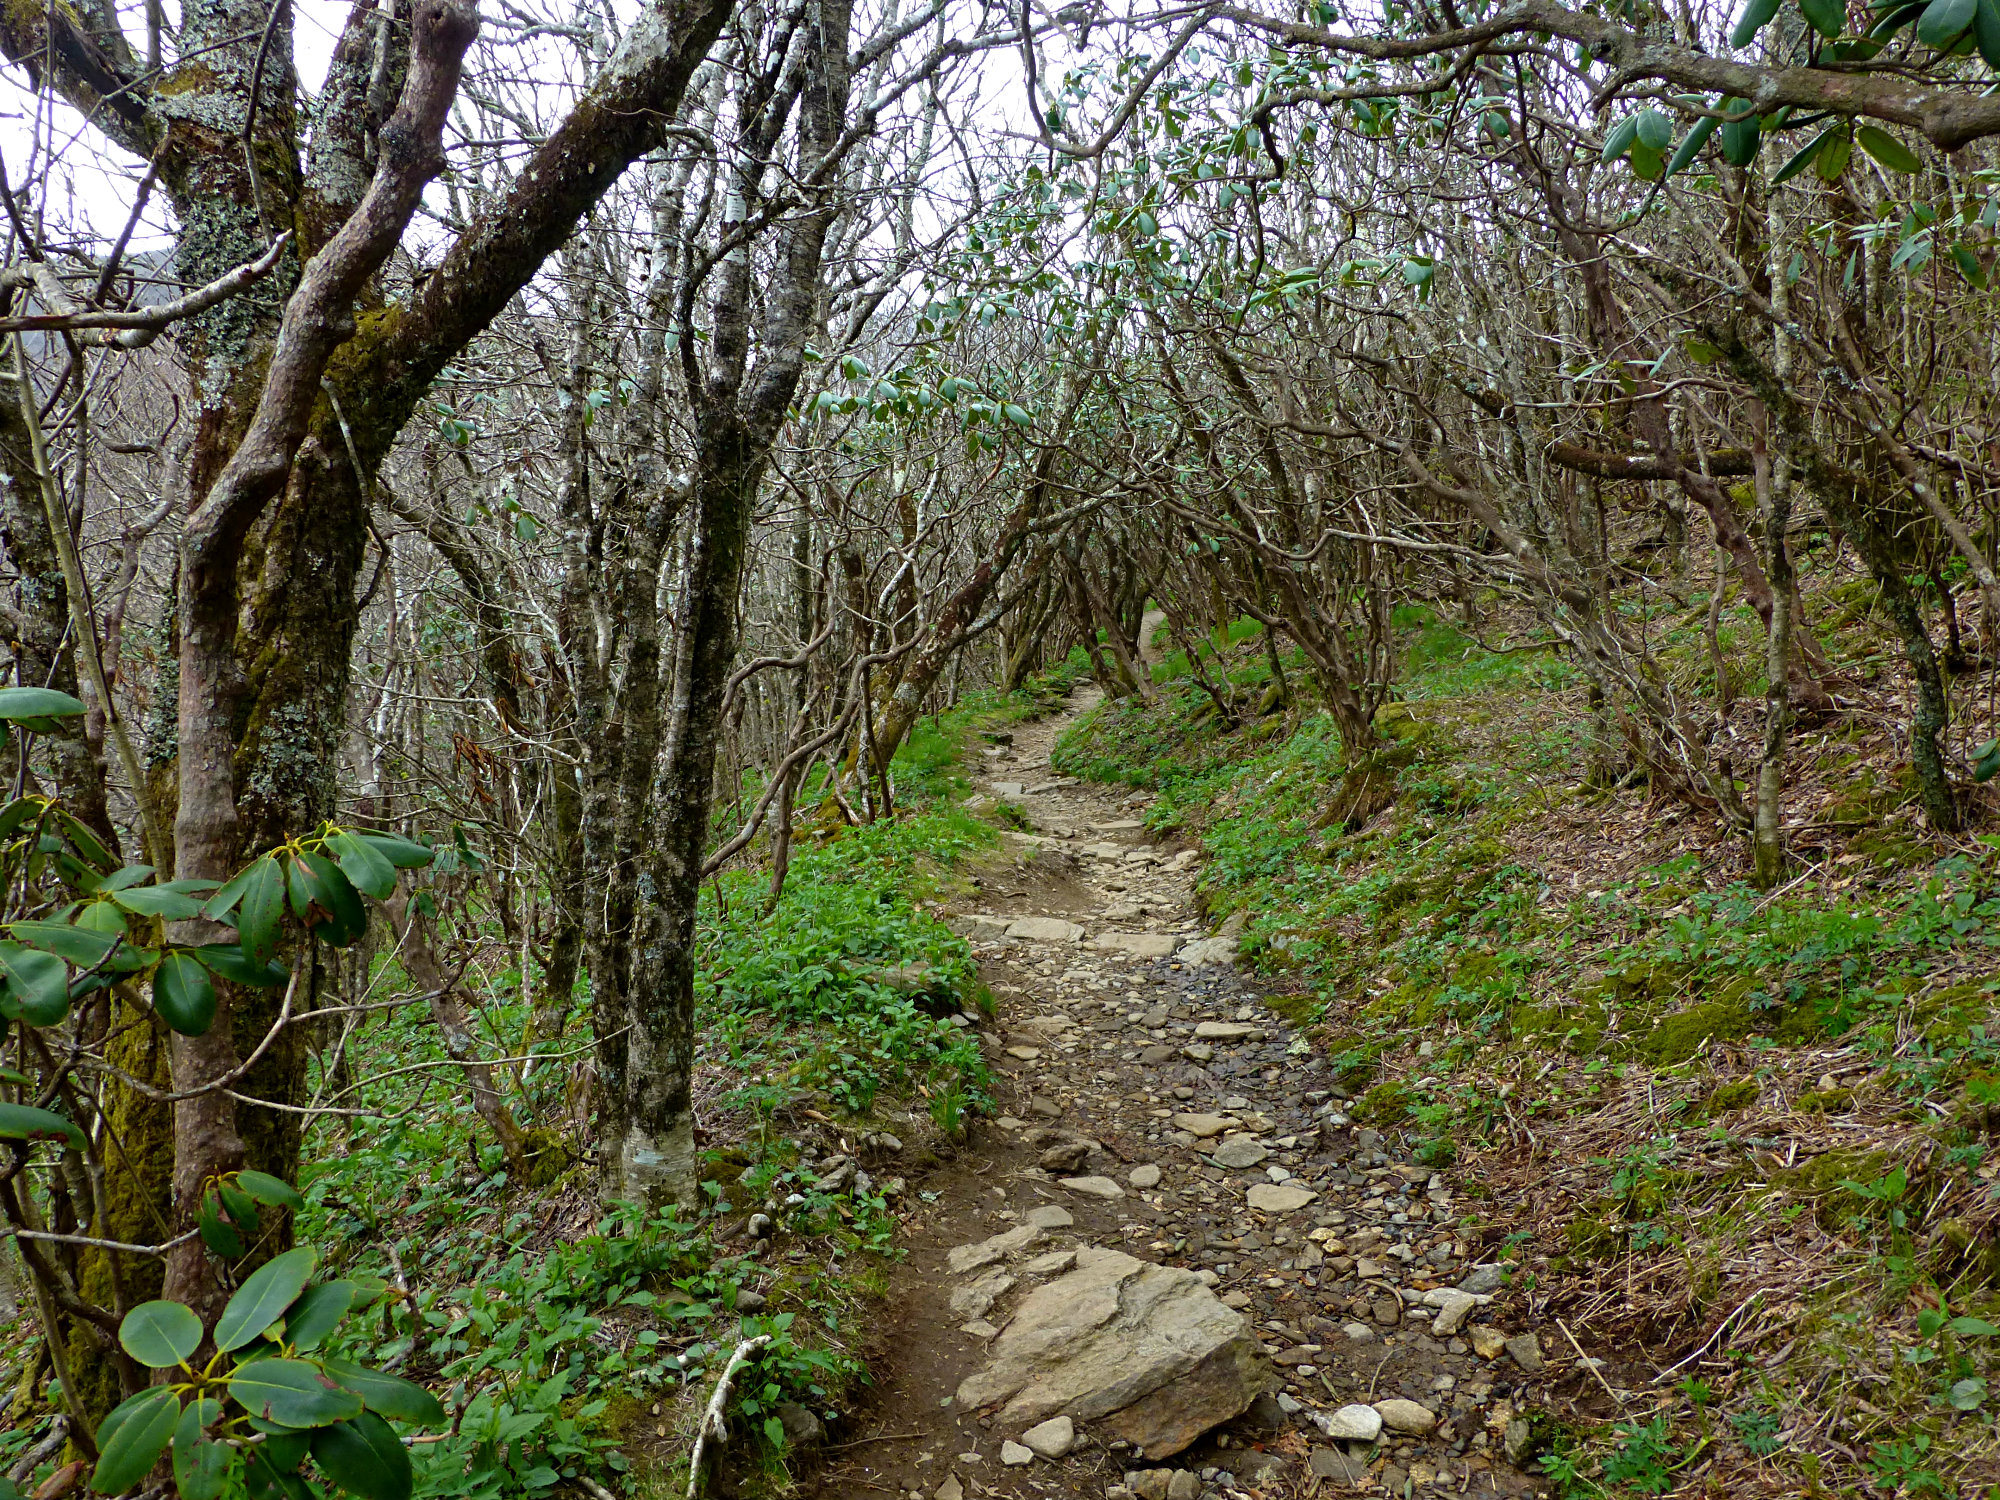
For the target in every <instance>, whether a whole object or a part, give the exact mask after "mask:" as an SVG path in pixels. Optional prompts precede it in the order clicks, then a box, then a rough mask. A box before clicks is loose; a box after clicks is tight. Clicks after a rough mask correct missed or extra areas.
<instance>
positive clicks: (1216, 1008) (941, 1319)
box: [813, 694, 1544, 1500]
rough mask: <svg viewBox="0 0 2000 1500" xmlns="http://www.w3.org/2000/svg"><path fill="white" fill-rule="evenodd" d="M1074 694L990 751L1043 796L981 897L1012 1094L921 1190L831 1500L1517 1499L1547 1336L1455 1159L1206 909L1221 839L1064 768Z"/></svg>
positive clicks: (994, 1049)
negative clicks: (1373, 1108) (1177, 831)
mask: <svg viewBox="0 0 2000 1500" xmlns="http://www.w3.org/2000/svg"><path fill="white" fill-rule="evenodd" d="M1091 701H1094V700H1093V699H1092V698H1090V697H1088V696H1086V695H1082V694H1080V695H1079V696H1078V698H1077V699H1076V700H1074V701H1073V703H1072V705H1071V709H1070V712H1069V713H1067V714H1065V715H1063V716H1060V717H1058V718H1055V719H1051V720H1047V721H1043V722H1040V723H1036V724H1032V725H1027V726H1023V727H1022V728H1021V729H1020V730H1019V731H1017V733H1016V735H1015V737H1014V741H1013V743H1012V744H1011V745H1002V746H995V747H992V749H991V751H990V753H989V754H988V755H987V757H986V761H987V763H986V764H985V765H983V766H981V767H980V768H979V772H980V773H981V781H982V784H983V785H982V791H983V793H984V795H986V796H989V797H992V798H994V799H996V800H999V801H1004V802H1008V803H1011V804H1013V805H1015V806H1018V807H1020V808H1022V809H1024V810H1025V812H1026V813H1027V819H1028V822H1029V825H1030V829H1031V831H1029V832H1025V833H1018V834H1012V835H1010V836H1009V837H1010V840H1011V841H1012V842H1013V844H1014V845H1015V852H1016V854H1017V858H1016V860H1015V861H1014V863H1013V865H1012V866H1011V868H1003V869H1000V870H998V871H996V872H994V873H993V874H991V875H989V876H988V877H987V878H986V879H985V880H984V882H983V887H982V889H981V890H980V891H979V892H978V893H977V897H976V898H975V900H974V901H970V902H967V903H964V909H963V910H962V911H961V912H960V913H959V914H958V915H957V916H956V917H955V919H954V920H955V921H956V922H957V923H958V924H959V926H960V928H961V930H962V931H964V932H965V933H966V934H967V935H968V936H969V937H971V939H972V940H973V942H974V944H975V947H976V949H977V951H978V954H979V956H980V959H981V973H982V976H983V978H984V979H985V982H986V983H987V985H988V986H989V988H990V989H991V990H992V992H993V994H994V995H995V997H996V998H997V1000H998V1002H999V1003H998V1015H997V1019H996V1020H995V1021H994V1022H992V1023H989V1024H987V1025H985V1026H983V1027H982V1041H983V1043H984V1044H985V1045H986V1046H987V1048H988V1053H989V1056H990V1058H991V1060H992V1062H993V1064H994V1071H995V1076H996V1095H997V1098H998V1101H999V1104H1000V1107H1001V1108H1002V1110H1003V1111H1004V1112H1003V1113H1002V1114H1001V1115H1000V1116H999V1118H998V1119H997V1120H994V1121H987V1122H980V1124H979V1125H978V1126H977V1127H976V1128H975V1134H974V1138H973V1146H974V1149H973V1150H972V1152H971V1153H969V1160H965V1159H962V1160H961V1161H960V1162H958V1163H955V1164H954V1165H953V1166H952V1167H951V1168H949V1169H947V1170H946V1171H944V1172H941V1173H939V1174H937V1175H936V1177H935V1178H934V1179H932V1180H930V1181H928V1182H922V1183H919V1184H917V1186H919V1187H921V1188H923V1189H924V1191H923V1193H922V1195H921V1196H922V1200H923V1201H924V1203H925V1204H926V1205H927V1206H926V1207H924V1208H923V1209H921V1210H920V1212H919V1213H918V1215H917V1217H916V1219H915V1220H914V1221H913V1223H912V1225H911V1235H910V1239H909V1242H908V1243H909V1244H910V1247H911V1250H910V1255H909V1257H908V1259H907V1260H906V1261H905V1262H904V1263H902V1264H901V1265H900V1266H899V1267H898V1268H897V1269H896V1270H895V1271H894V1272H893V1273H892V1285H891V1290H890V1296H889V1298H888V1300H887V1304H886V1308H887V1316H888V1317H889V1319H890V1320H891V1322H890V1326H889V1327H887V1328H886V1329H883V1330H881V1331H880V1332H879V1334H878V1336H876V1337H875V1338H873V1339H871V1345H872V1349H873V1353H874V1363H875V1366H876V1369H877V1371H878V1380H879V1384H878V1386H877V1387H876V1389H875V1390H874V1392H873V1393H872V1395H871V1396H870V1397H869V1398H867V1400H866V1404H865V1405H864V1407H863V1409H862V1410H861V1411H859V1412H858V1413H856V1417H857V1422H858V1425H857V1426H855V1427H854V1428H853V1432H854V1434H855V1436H854V1439H853V1440H852V1441H849V1442H847V1443H845V1444H841V1445H837V1446H836V1447H835V1448H834V1449H832V1450H831V1451H830V1452H829V1453H828V1455H827V1459H826V1462H825V1464H824V1466H823V1468H822V1469H821V1471H820V1473H819V1474H818V1475H817V1476H816V1477H815V1479H814V1480H813V1487H814V1488H815V1490H816V1491H817V1493H819V1494H821V1495H824V1496H850V1495H851V1496H854V1497H857V1500H858V1497H862V1496H876V1495H883V1494H891V1495H899V1496H910V1497H923V1500H968V1497H971V1496H976V1495H983V1494H998V1495H1010V1496H1026V1495H1045V1494H1055V1495H1089V1496H1093V1497H1099V1496H1101V1497H1103V1500H1134V1497H1136V1500H1241V1497H1245V1496H1248V1497H1253V1500H1254V1497H1271V1496H1291V1495H1316V1494H1321V1493H1329V1494H1339V1493H1356V1492H1368V1493H1375V1494H1383V1493H1387V1494H1390V1495H1395V1496H1413V1495H1429V1494H1435V1495H1446V1494H1450V1495H1466V1494H1470V1495H1493V1494H1503V1495H1523V1494H1531V1493H1535V1492H1536V1491H1537V1489H1538V1485H1537V1483H1536V1482H1535V1481H1534V1480H1533V1479H1531V1478H1530V1477H1528V1476H1527V1475H1524V1474H1523V1473H1521V1472H1519V1471H1517V1470H1516V1469H1515V1468H1514V1467H1513V1466H1511V1465H1510V1464H1509V1463H1508V1462H1507V1461H1506V1457H1505V1455H1506V1452H1507V1451H1508V1450H1509V1448H1510V1447H1511V1448H1513V1449H1515V1450H1516V1451H1518V1449H1519V1447H1520V1445H1521V1444H1522V1442H1523V1441H1524V1438H1525V1435H1526V1426H1527V1424H1526V1421H1525V1419H1524V1418H1522V1417H1520V1416H1519V1415H1518V1413H1519V1412H1520V1411H1521V1410H1522V1409H1523V1408H1525V1407H1527V1406H1530V1405H1537V1404H1540V1402H1541V1399H1542V1393H1541V1391H1540V1390H1539V1388H1538V1387H1539V1381H1540V1378H1541V1377H1542V1376H1543V1374H1544V1372H1543V1368H1542V1354H1543V1350H1542V1349H1541V1346H1540V1345H1539V1344H1538V1342H1537V1339H1536V1336H1535V1334H1534V1333H1532V1332H1527V1331H1524V1330H1522V1329H1521V1328H1519V1327H1516V1326H1513V1324H1512V1322H1511V1321H1510V1305H1509V1297H1510V1293H1509V1289H1508V1288H1507V1286H1506V1285H1505V1280H1504V1277H1503V1275H1502V1273H1501V1271H1500V1269H1499V1268H1498V1267H1497V1266H1490V1265H1479V1264H1476V1263H1475V1262H1474V1260H1473V1257H1472V1255H1471V1251H1470V1247H1469V1245H1468V1244H1467V1243H1466V1242H1465V1241H1464V1240H1463V1239H1461V1238H1460V1236H1459V1234H1458V1233H1457V1232H1456V1231H1457V1228H1458V1225H1459V1224H1460V1220H1461V1217H1462V1215H1463V1213H1464V1212H1465V1205H1464V1204H1462V1203H1461V1202H1459V1201H1458V1200H1457V1199H1456V1197H1455V1195H1454V1191H1453V1185H1452V1182H1451V1178H1450V1174H1449V1173H1448V1172H1443V1173H1440V1172H1434V1171H1432V1170H1431V1169H1430V1168H1428V1167H1425V1166H1421V1165H1418V1164H1416V1163H1414V1162H1413V1161H1412V1160H1410V1158H1409V1156H1408V1154H1407V1152H1406V1151H1405V1150H1404V1149H1403V1148H1402V1145H1401V1143H1400V1142H1399V1141H1397V1140H1394V1139H1390V1138H1387V1137H1385V1136H1384V1135H1383V1134H1381V1133H1378V1132H1377V1131H1374V1130H1371V1129H1366V1128H1361V1127H1358V1126H1356V1125H1355V1124H1353V1123H1352V1122H1351V1121H1350V1120H1349V1118H1348V1116H1347V1114H1346V1112H1345V1110H1344V1104H1345V1096H1344V1094H1343V1093H1342V1091H1341V1090H1340V1088H1339V1087H1338V1086H1337V1085H1336V1083H1335V1082H1334V1080H1333V1079H1332V1078H1331V1077H1330V1076H1329V1073H1328V1070H1327V1068H1326V1064H1325V1061H1324V1059H1322V1058H1320V1057H1317V1056H1315V1055H1313V1053H1312V1051H1311V1049H1310V1048H1309V1047H1308V1046H1307V1044H1306V1043H1305V1042H1304V1041H1303V1040H1301V1039H1298V1038H1295V1037H1294V1035H1293V1033H1292V1032H1291V1031H1290V1029H1289V1028H1288V1027H1287V1026H1286V1025H1285V1024H1284V1022H1283V1021H1282V1020H1281V1019H1280V1018H1279V1017H1278V1016H1277V1015H1276V1014H1275V1013H1274V1012H1272V1011H1271V1010H1269V1009H1267V1008H1266V1007H1265V1006H1264V1005H1263V1004H1262V1003H1261V1001H1260V1000H1259V998H1258V995H1257V994H1256V992H1255V991H1254V989H1253V988H1252V987H1251V985H1250V984H1249V983H1248V982H1246V980H1244V979H1243V978H1241V977H1240V976H1239V975H1238V974H1237V972H1236V970H1235V968H1234V966H1233V958H1234V951H1235V940H1234V937H1233V936H1232V935H1231V934H1229V933H1228V932H1226V931H1225V932H1222V933H1218V934H1214V935H1204V934H1203V932H1202V930H1201V928H1200V926H1199V925H1198V923H1197V921H1196V913H1195V908H1194V905H1193V900H1192V889H1193V883H1194V878H1195V875H1196V873H1197V861H1198V853H1197V851H1195V850H1192V849H1187V848H1176V847H1174V846H1173V845H1171V844H1167V845H1161V844H1156V843H1154V842H1152V841H1151V840H1150V838H1149V836H1148V835H1147V833H1146V832H1145V830H1144V827H1143V824H1142V822H1141V814H1142V811H1143V807H1144V803H1145V800H1146V799H1144V798H1141V797H1123V796H1121V795H1120V794H1119V793H1117V792H1116V791H1115V790H1110V789H1106V788H1102V787H1097V786H1092V785H1086V784H1081V783H1077V782H1073V781H1069V780H1066V779H1064V778H1061V777H1058V776H1056V775H1055V774H1054V772H1053V771H1052V770H1051V769H1050V767H1049V763H1048V756H1049V751H1050V748H1051V747H1052V746H1053V744H1054V742H1055V739H1056V737H1057V735H1058V734H1060V733H1061V731H1062V730H1063V729H1064V728H1065V727H1066V726H1067V724H1068V723H1069V722H1070V721H1071V719H1072V718H1073V716H1074V715H1075V714H1076V713H1080V712H1082V711H1085V710H1086V709H1087V708H1088V707H1089V706H1090V703H1091Z"/></svg>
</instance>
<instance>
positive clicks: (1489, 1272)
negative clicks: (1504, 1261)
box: [1458, 1265, 1507, 1297]
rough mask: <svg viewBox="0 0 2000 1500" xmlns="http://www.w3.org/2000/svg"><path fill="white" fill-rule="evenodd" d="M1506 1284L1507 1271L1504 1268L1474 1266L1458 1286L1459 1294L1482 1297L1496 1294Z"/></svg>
mask: <svg viewBox="0 0 2000 1500" xmlns="http://www.w3.org/2000/svg"><path fill="white" fill-rule="evenodd" d="M1506 1284H1507V1269H1506V1267H1504V1266H1493V1265H1487V1266H1474V1267H1473V1268H1472V1271H1471V1273H1470V1274H1469V1275H1467V1277H1466V1278H1465V1280H1463V1281H1461V1282H1460V1283H1459V1284H1458V1289H1459V1290H1460V1291H1461V1292H1470V1293H1472V1295H1473V1296H1475V1297H1484V1296H1487V1295H1489V1294H1490V1293H1493V1292H1497V1291H1499V1290H1500V1288H1501V1287H1503V1286H1505V1285H1506Z"/></svg>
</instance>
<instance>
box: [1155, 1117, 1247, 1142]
mask: <svg viewBox="0 0 2000 1500" xmlns="http://www.w3.org/2000/svg"><path fill="white" fill-rule="evenodd" d="M1167 1123H1168V1124H1170V1125H1172V1126H1173V1127H1174V1129H1176V1130H1185V1131H1186V1132H1187V1133H1188V1134H1189V1135H1191V1136H1193V1137H1194V1138H1195V1139H1196V1140H1204V1141H1205V1140H1207V1139H1208V1138H1209V1137H1210V1136H1212V1135H1221V1134H1222V1132H1223V1131H1225V1130H1227V1129H1228V1128H1229V1127H1230V1126H1231V1125H1234V1124H1235V1123H1236V1122H1235V1121H1234V1120H1232V1119H1229V1118H1228V1117H1227V1116H1225V1115H1203V1114H1178V1115H1175V1116H1174V1117H1173V1118H1172V1119H1171V1120H1169V1121H1168V1122H1167Z"/></svg>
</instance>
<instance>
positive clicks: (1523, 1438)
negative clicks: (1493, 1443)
mask: <svg viewBox="0 0 2000 1500" xmlns="http://www.w3.org/2000/svg"><path fill="white" fill-rule="evenodd" d="M1534 1445H1535V1429H1534V1426H1533V1425H1532V1424H1531V1423H1530V1422H1529V1421H1528V1419H1527V1418H1526V1417H1513V1418H1511V1419H1509V1421H1508V1423H1507V1426H1506V1429H1505V1430H1504V1431H1503V1432H1502V1433H1501V1434H1500V1448H1501V1451H1502V1452H1504V1453H1505V1454H1506V1455H1507V1462H1508V1463H1510V1464H1519V1463H1525V1462H1527V1460H1528V1457H1529V1455H1530V1452H1531V1450H1532V1449H1533V1448H1534Z"/></svg>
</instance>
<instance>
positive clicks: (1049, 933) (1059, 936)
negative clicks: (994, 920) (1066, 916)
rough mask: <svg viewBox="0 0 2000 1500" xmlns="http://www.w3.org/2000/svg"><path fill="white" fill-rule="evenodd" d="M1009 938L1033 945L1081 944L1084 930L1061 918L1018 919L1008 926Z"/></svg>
mask: <svg viewBox="0 0 2000 1500" xmlns="http://www.w3.org/2000/svg"><path fill="white" fill-rule="evenodd" d="M1007 936H1008V937H1010V938H1026V939H1027V940H1028V941H1029V942H1031V943H1080V942H1082V941H1083V929H1082V928H1081V927H1079V926H1077V925H1076V923H1074V922H1066V921H1064V920H1063V919H1062V918H1061V917H1016V918H1015V919H1014V920H1013V921H1011V922H1009V923H1008V924H1007Z"/></svg>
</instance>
